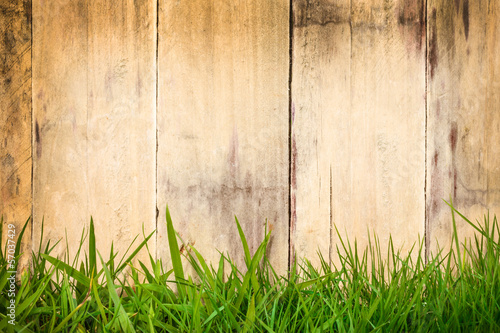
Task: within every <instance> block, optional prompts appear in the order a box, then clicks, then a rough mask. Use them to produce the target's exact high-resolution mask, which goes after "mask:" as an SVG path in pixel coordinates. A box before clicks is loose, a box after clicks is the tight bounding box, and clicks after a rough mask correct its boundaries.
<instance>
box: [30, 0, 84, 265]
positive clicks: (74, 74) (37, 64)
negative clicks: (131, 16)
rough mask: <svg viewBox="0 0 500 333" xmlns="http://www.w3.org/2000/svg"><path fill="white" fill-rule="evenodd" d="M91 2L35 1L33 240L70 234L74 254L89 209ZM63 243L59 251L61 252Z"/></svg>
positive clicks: (71, 249)
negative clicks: (88, 79)
mask: <svg viewBox="0 0 500 333" xmlns="http://www.w3.org/2000/svg"><path fill="white" fill-rule="evenodd" d="M87 18H88V11H87V3H86V1H83V0H81V1H77V2H69V1H68V2H66V1H62V0H61V1H50V2H49V1H34V2H33V95H34V96H33V136H34V140H33V202H34V207H33V224H34V225H33V245H34V249H38V246H39V241H40V236H41V226H42V222H44V240H45V241H47V240H49V239H52V242H51V243H54V240H58V239H61V238H63V242H62V243H63V244H64V245H65V243H64V238H65V237H66V232H67V236H68V239H67V240H68V244H69V246H70V254H72V255H74V254H75V250H76V249H75V246H76V244H77V243H79V240H80V236H81V232H82V229H83V226H84V225H87V224H88V222H89V219H90V216H89V214H88V213H89V211H88V177H87V163H88V161H87V91H88V90H87V68H88V58H87V55H88V50H87V38H88V35H87V30H88V25H87V23H88V22H87ZM64 245H62V246H60V247H59V248H58V249H57V250H59V253H62V251H63V247H65V246H64Z"/></svg>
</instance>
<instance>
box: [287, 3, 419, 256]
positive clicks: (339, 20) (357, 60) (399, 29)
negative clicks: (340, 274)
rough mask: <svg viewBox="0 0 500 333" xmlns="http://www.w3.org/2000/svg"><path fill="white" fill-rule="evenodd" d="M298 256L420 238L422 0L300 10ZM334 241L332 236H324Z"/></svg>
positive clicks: (295, 96) (295, 167)
mask: <svg viewBox="0 0 500 333" xmlns="http://www.w3.org/2000/svg"><path fill="white" fill-rule="evenodd" d="M294 13H295V15H294V40H293V54H294V61H293V78H292V80H293V81H292V103H293V104H292V107H293V109H294V119H293V125H292V126H293V128H292V177H291V179H292V196H291V200H292V217H293V219H292V237H291V242H292V243H291V246H292V251H296V253H297V256H299V257H303V256H306V257H308V258H310V259H316V260H313V263H315V264H318V263H319V260H318V259H317V258H318V257H317V255H316V253H315V252H316V251H317V250H319V251H321V252H322V254H323V256H324V257H325V259H326V260H327V261H328V260H332V261H333V262H335V255H334V254H336V246H337V245H339V242H338V238H337V236H336V232H335V229H334V226H335V225H336V226H337V228H338V229H339V231H340V232H341V233H342V234H343V235H346V234H347V235H348V236H349V238H350V239H351V240H354V238H357V240H358V246H359V247H360V248H363V247H364V246H366V245H367V237H366V236H367V231H368V230H370V232H375V233H376V234H377V235H378V236H379V237H380V242H381V244H387V241H388V238H389V235H391V234H392V236H393V239H394V242H395V246H396V247H402V248H403V250H404V251H407V250H409V248H410V247H411V246H412V244H413V243H414V242H415V241H417V240H418V235H419V234H420V236H422V237H423V235H424V223H423V221H424V179H425V178H424V177H425V28H424V27H425V25H424V24H425V22H424V17H425V10H424V7H423V1H415V2H412V3H411V4H408V3H407V2H405V1H381V0H380V1H360V0H353V1H347V0H346V1H340V2H336V3H332V2H330V1H317V2H314V3H312V2H309V1H297V2H295V3H294ZM325 235H330V237H325Z"/></svg>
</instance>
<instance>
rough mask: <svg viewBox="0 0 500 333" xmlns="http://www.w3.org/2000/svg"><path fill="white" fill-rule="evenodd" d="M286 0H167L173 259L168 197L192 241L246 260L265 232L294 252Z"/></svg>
mask: <svg viewBox="0 0 500 333" xmlns="http://www.w3.org/2000/svg"><path fill="white" fill-rule="evenodd" d="M288 22H289V4H288V1H284V0H278V1H265V0H257V1H255V0H246V1H237V2H234V1H222V0H212V1H205V0H198V1H189V2H188V1H165V0H161V1H160V11H159V50H158V56H159V58H158V61H159V85H158V93H159V98H158V118H157V119H158V173H157V174H158V209H159V212H160V214H159V221H158V230H159V234H158V249H157V253H158V256H159V257H161V258H163V259H164V260H165V262H167V263H168V262H169V260H170V259H169V254H168V244H167V236H166V227H165V206H166V205H167V204H168V205H169V207H170V210H171V213H172V218H173V221H174V227H175V228H176V229H177V230H178V232H179V233H180V235H181V237H182V238H183V239H184V241H185V242H187V243H189V244H194V245H195V246H196V247H197V249H198V250H200V251H201V252H202V254H204V255H206V257H207V258H208V259H210V260H212V261H213V260H218V258H219V254H218V252H217V249H218V250H220V251H223V252H225V251H228V252H229V254H230V256H231V257H232V258H233V259H234V260H235V261H236V262H237V263H238V264H239V265H240V267H243V266H242V265H244V262H243V256H242V253H243V252H242V247H241V243H240V241H239V237H238V232H237V228H236V225H235V223H234V215H236V216H237V217H238V218H239V221H240V222H241V224H242V226H243V229H244V231H245V233H246V236H247V238H248V243H249V246H250V248H251V251H255V250H256V249H257V246H258V245H259V243H260V242H261V240H262V239H263V235H264V224H265V222H266V219H267V221H268V223H269V228H270V229H271V230H272V234H273V236H272V241H271V245H270V249H269V256H270V258H271V261H272V262H273V263H274V264H275V265H276V267H275V268H276V269H277V270H278V271H280V272H284V271H285V270H286V268H287V254H288V195H289V194H288V162H289V161H288V131H289V127H288V117H289V112H288V67H289V58H288V55H289V53H288V48H289V44H288V41H289V38H288V33H289V30H288Z"/></svg>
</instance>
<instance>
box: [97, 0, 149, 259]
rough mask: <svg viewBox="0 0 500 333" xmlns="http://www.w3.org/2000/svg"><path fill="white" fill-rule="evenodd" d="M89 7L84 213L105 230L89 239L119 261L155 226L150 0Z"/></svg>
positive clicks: (104, 2) (144, 255)
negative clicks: (116, 254) (112, 250)
mask: <svg viewBox="0 0 500 333" xmlns="http://www.w3.org/2000/svg"><path fill="white" fill-rule="evenodd" d="M88 8H89V28H88V29H89V30H88V31H89V36H88V52H89V53H88V54H89V55H88V106H87V140H88V146H87V149H88V152H87V154H88V171H87V172H88V179H89V187H88V191H89V193H88V194H89V207H88V209H89V212H88V214H89V215H90V214H93V216H94V222H95V226H96V230H106V233H101V232H100V233H99V234H98V235H96V241H98V242H100V246H102V247H103V248H104V249H109V248H110V247H111V242H114V243H115V245H116V244H118V242H119V247H116V248H117V249H119V250H120V252H121V255H120V257H121V256H122V255H123V254H124V251H125V250H126V248H127V247H128V245H130V243H131V242H132V240H133V239H134V237H135V236H137V235H140V236H141V237H140V238H139V240H142V239H143V238H142V228H143V226H144V232H145V233H146V235H148V234H149V233H151V232H152V231H153V230H154V229H155V228H156V208H155V207H156V204H155V201H156V191H155V189H156V185H155V181H156V175H155V172H156V1H155V0H142V1H134V0H120V1H108V0H92V1H89V7H88ZM155 240H156V237H152V239H151V240H150V241H149V243H148V244H149V246H150V247H151V249H155V248H156V243H155ZM153 251H154V250H153ZM153 253H154V252H153ZM138 258H139V259H141V260H142V261H143V262H149V257H148V256H147V253H146V252H142V255H141V256H139V257H138Z"/></svg>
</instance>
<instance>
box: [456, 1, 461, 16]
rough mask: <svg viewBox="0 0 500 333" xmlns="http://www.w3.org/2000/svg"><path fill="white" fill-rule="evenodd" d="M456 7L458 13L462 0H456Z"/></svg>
mask: <svg viewBox="0 0 500 333" xmlns="http://www.w3.org/2000/svg"><path fill="white" fill-rule="evenodd" d="M455 9H456V11H457V15H458V12H459V11H460V0H455Z"/></svg>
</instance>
